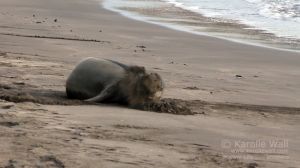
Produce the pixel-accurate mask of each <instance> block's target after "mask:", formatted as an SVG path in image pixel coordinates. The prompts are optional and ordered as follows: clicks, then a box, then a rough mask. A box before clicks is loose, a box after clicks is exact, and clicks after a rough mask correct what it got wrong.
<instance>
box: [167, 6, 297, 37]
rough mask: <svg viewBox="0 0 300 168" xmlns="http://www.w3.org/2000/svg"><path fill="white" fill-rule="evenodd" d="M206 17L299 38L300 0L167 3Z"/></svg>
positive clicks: (281, 35)
mask: <svg viewBox="0 0 300 168" xmlns="http://www.w3.org/2000/svg"><path fill="white" fill-rule="evenodd" d="M166 2H168V3H172V4H174V5H175V6H177V7H181V8H184V9H186V10H191V11H194V12H198V13H200V14H203V15H204V16H207V17H217V18H224V19H232V20H236V21H237V22H241V23H244V24H247V25H250V26H253V27H255V28H257V29H262V30H266V31H268V32H271V33H274V34H275V35H277V36H280V37H287V38H300V0H166Z"/></svg>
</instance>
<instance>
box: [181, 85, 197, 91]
mask: <svg viewBox="0 0 300 168" xmlns="http://www.w3.org/2000/svg"><path fill="white" fill-rule="evenodd" d="M183 89H188V90H200V89H199V88H198V87H196V86H188V87H185V88H183Z"/></svg>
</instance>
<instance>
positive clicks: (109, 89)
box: [85, 84, 115, 102]
mask: <svg viewBox="0 0 300 168" xmlns="http://www.w3.org/2000/svg"><path fill="white" fill-rule="evenodd" d="M114 90H115V84H112V85H109V86H107V87H106V88H105V89H104V90H103V91H102V92H101V93H100V94H98V95H97V96H95V97H92V98H89V99H86V100H85V101H88V102H103V101H105V100H106V99H107V98H109V97H110V96H111V95H112V94H113V92H114Z"/></svg>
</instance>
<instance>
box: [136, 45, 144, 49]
mask: <svg viewBox="0 0 300 168" xmlns="http://www.w3.org/2000/svg"><path fill="white" fill-rule="evenodd" d="M136 47H137V48H146V47H145V46H143V45H138V46H136Z"/></svg>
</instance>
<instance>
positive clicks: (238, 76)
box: [235, 75, 243, 78]
mask: <svg viewBox="0 0 300 168" xmlns="http://www.w3.org/2000/svg"><path fill="white" fill-rule="evenodd" d="M235 77H236V78H242V77H243V76H242V75H235Z"/></svg>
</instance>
